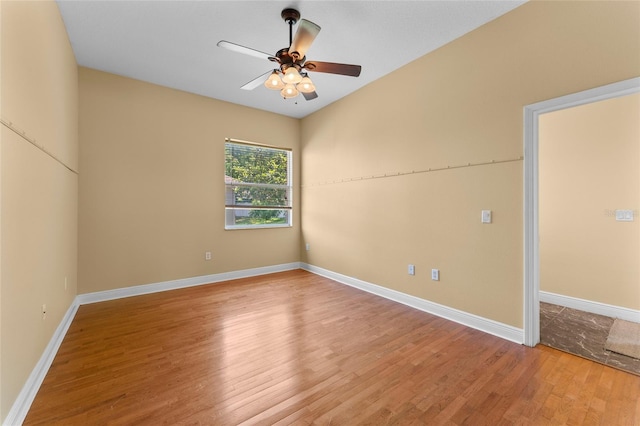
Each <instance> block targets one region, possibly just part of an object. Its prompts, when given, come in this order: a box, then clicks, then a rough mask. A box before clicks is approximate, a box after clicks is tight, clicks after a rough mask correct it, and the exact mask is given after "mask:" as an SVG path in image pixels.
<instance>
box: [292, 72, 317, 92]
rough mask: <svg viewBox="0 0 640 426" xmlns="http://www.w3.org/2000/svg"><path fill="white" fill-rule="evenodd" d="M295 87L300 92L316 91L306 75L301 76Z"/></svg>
mask: <svg viewBox="0 0 640 426" xmlns="http://www.w3.org/2000/svg"><path fill="white" fill-rule="evenodd" d="M296 88H297V89H298V90H299V91H300V92H302V93H311V92H315V91H316V86H315V85H314V84H313V82H312V81H311V79H310V78H309V77H307V76H304V77H302V80H301V81H300V83H298V85H297V86H296Z"/></svg>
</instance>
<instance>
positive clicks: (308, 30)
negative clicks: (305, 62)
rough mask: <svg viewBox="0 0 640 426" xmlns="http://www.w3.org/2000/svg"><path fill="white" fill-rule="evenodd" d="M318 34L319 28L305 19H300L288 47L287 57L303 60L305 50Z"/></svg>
mask: <svg viewBox="0 0 640 426" xmlns="http://www.w3.org/2000/svg"><path fill="white" fill-rule="evenodd" d="M319 32H320V26H319V25H317V24H314V23H313V22H311V21H307V20H306V19H301V20H300V22H299V23H298V30H297V31H296V35H295V36H294V37H293V41H292V42H291V46H289V55H291V56H293V57H294V58H295V59H300V58H304V55H306V54H307V50H309V47H310V46H311V43H313V40H315V38H316V36H317V35H318V33H319Z"/></svg>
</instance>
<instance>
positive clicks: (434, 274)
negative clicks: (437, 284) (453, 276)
mask: <svg viewBox="0 0 640 426" xmlns="http://www.w3.org/2000/svg"><path fill="white" fill-rule="evenodd" d="M431 279H432V280H433V281H440V270H439V269H432V270H431Z"/></svg>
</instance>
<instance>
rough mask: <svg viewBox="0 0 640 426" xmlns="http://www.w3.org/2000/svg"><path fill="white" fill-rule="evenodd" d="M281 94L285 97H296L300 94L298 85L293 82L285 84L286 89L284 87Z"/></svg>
mask: <svg viewBox="0 0 640 426" xmlns="http://www.w3.org/2000/svg"><path fill="white" fill-rule="evenodd" d="M280 94H281V95H282V97H283V98H285V99H291V98H295V97H296V96H298V89H296V86H294V85H293V84H287V85H286V86H284V89H282V91H281V92H280Z"/></svg>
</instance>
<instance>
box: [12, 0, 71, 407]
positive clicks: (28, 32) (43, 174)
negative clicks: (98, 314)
mask: <svg viewBox="0 0 640 426" xmlns="http://www.w3.org/2000/svg"><path fill="white" fill-rule="evenodd" d="M0 7H1V10H2V12H1V14H2V18H1V19H2V83H1V85H2V89H1V98H0V106H1V116H2V120H3V121H4V122H7V123H8V122H11V123H12V126H14V127H16V128H17V129H19V130H20V131H24V132H25V134H26V136H27V137H29V138H30V139H32V140H33V139H35V141H36V143H37V144H38V145H41V146H44V147H45V149H46V150H47V151H48V152H50V153H52V154H53V155H54V156H56V157H57V158H59V159H60V160H61V161H62V162H63V163H65V164H66V166H68V167H70V168H72V169H76V170H77V167H78V165H77V162H78V157H77V152H78V123H77V113H78V109H77V107H78V105H77V97H78V92H77V67H76V62H75V58H74V56H73V52H72V50H71V46H70V44H69V41H68V39H67V34H66V31H65V28H64V25H63V22H62V19H61V17H60V14H59V12H58V8H57V6H56V4H55V3H54V2H49V1H45V2H18V1H16V2H14V1H4V0H3V1H2V2H1V3H0ZM0 132H1V147H0V149H1V163H0V168H1V182H2V185H1V188H0V200H1V216H0V218H1V219H0V220H1V223H0V229H1V231H0V235H1V237H2V239H1V241H2V242H1V258H0V264H1V274H0V280H1V281H0V294H1V311H0V312H1V314H0V324H1V339H0V342H1V358H0V360H1V370H0V383H1V384H0V388H1V389H0V391H1V394H2V395H1V402H0V419H4V418H5V417H6V415H7V414H8V411H9V409H10V408H11V405H12V404H13V402H14V400H15V398H16V396H17V394H18V392H19V391H20V389H21V388H22V386H23V385H24V383H25V381H26V379H27V377H28V376H29V374H30V373H31V371H32V369H33V367H34V366H35V364H36V363H37V361H38V359H39V358H40V356H41V355H42V353H43V351H44V348H45V347H46V345H47V344H48V342H49V340H50V338H51V336H52V335H53V332H54V331H55V329H56V327H57V326H58V324H59V323H60V321H61V319H62V317H63V315H64V314H65V312H66V311H67V309H68V308H69V306H70V304H71V302H72V300H73V298H74V297H75V295H76V281H77V280H76V277H77V186H78V176H77V174H75V173H74V172H72V171H70V170H69V169H68V168H67V167H65V166H64V165H62V164H60V163H59V162H58V161H56V160H54V159H53V158H52V157H50V156H49V155H47V154H45V153H44V152H43V151H41V150H39V149H38V148H36V147H34V146H33V145H32V144H30V143H29V142H27V141H26V140H25V139H24V138H23V137H21V136H19V135H18V134H16V133H15V132H14V131H12V130H10V129H9V128H8V127H7V126H6V125H4V124H3V125H0ZM65 278H66V281H67V288H66V289H65ZM43 304H46V305H47V315H46V319H44V320H43V319H42V313H41V306H42V305H43Z"/></svg>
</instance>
